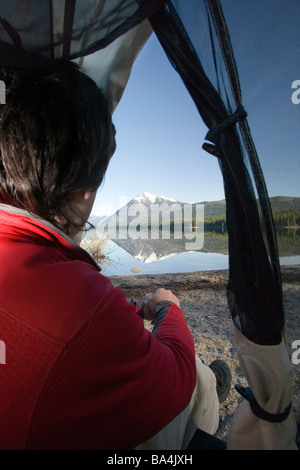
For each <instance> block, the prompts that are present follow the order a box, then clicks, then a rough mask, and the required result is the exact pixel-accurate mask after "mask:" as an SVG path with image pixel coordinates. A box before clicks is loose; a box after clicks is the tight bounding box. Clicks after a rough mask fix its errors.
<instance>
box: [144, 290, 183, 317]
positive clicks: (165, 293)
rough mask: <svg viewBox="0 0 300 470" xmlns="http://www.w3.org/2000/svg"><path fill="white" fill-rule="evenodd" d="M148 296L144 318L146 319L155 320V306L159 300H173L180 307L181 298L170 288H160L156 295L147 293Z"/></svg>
mask: <svg viewBox="0 0 300 470" xmlns="http://www.w3.org/2000/svg"><path fill="white" fill-rule="evenodd" d="M146 298H147V303H146V304H145V307H144V319H145V320H154V317H155V306H156V304H157V303H158V302H161V301H162V300H167V301H169V302H173V303H174V304H176V305H177V306H178V307H180V302H179V300H178V299H177V297H176V296H175V295H174V294H173V293H172V291H170V290H166V289H158V290H157V291H156V293H155V295H154V296H153V295H152V296H151V294H147V296H146Z"/></svg>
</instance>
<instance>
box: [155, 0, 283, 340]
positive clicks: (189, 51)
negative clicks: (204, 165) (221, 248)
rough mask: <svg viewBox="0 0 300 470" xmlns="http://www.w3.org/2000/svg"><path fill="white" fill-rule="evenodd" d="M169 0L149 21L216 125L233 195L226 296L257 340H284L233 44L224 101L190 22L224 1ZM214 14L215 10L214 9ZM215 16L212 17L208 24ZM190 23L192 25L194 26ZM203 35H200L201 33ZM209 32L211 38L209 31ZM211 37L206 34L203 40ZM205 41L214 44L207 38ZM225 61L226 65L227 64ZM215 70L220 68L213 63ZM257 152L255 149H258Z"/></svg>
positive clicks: (216, 143) (229, 197) (268, 221)
mask: <svg viewBox="0 0 300 470" xmlns="http://www.w3.org/2000/svg"><path fill="white" fill-rule="evenodd" d="M171 3H172V5H170V4H169V5H168V8H165V9H164V10H160V11H158V12H156V13H155V14H154V15H152V16H151V18H150V21H151V24H152V26H153V29H154V31H155V33H156V34H157V36H158V38H159V40H160V42H161V44H162V46H163V47H164V49H165V51H166V53H167V54H168V56H169V58H170V60H171V62H172V64H173V65H174V67H175V68H176V70H177V71H178V73H179V74H180V75H181V77H182V79H183V81H184V83H185V85H186V87H187V89H188V90H189V92H190V94H191V96H192V98H193V99H194V101H195V104H196V106H197V108H198V110H199V113H200V114H201V116H202V118H203V121H204V122H205V124H206V125H207V127H208V128H209V129H210V133H208V136H207V137H209V135H210V134H213V135H215V138H214V139H213V142H212V144H213V145H211V147H212V148H213V149H214V150H213V151H212V152H213V153H214V154H215V156H217V157H218V158H219V162H220V167H221V171H222V174H223V179H224V188H225V195H226V203H227V228H228V234H229V268H230V279H229V284H228V301H229V306H230V310H231V313H232V317H233V321H234V323H235V324H236V326H237V327H238V328H239V329H240V330H241V332H242V333H243V334H244V335H245V336H246V337H247V338H248V339H250V340H251V341H253V342H255V343H259V344H265V345H270V344H279V343H280V342H281V332H282V329H283V326H284V312H283V305H282V294H281V284H280V278H279V275H278V272H279V268H278V257H277V250H276V240H275V238H273V239H272V238H271V237H270V238H269V239H268V242H269V245H268V244H266V243H265V241H264V237H263V233H262V231H261V225H260V217H259V208H258V205H257V198H256V195H255V191H254V188H253V184H252V180H251V177H250V173H249V169H248V167H247V165H246V163H245V161H246V159H248V158H249V157H248V154H247V150H248V145H247V148H246V146H245V144H244V142H245V141H247V143H248V142H252V138H251V134H250V131H249V126H248V125H247V121H246V118H245V114H243V112H241V114H239V113H237V114H236V122H235V121H234V120H233V121H232V119H231V118H230V116H232V106H236V108H237V109H233V114H234V112H235V111H238V106H240V109H241V106H242V99H241V90H240V86H239V83H238V73H237V70H236V67H235V62H234V57H233V52H232V50H231V51H230V54H229V53H226V54H224V53H222V52H220V54H219V57H220V60H221V61H222V63H223V68H225V70H231V69H234V71H235V73H234V74H231V73H228V76H227V77H226V76H225V75H224V74H221V77H220V81H221V79H222V83H223V87H225V90H226V96H227V97H228V100H226V102H225V103H224V102H223V100H222V99H221V96H220V93H218V91H217V90H216V88H215V87H214V86H213V85H212V82H211V80H210V77H208V75H207V73H206V70H205V66H206V64H203V63H202V62H200V53H199V54H198V52H197V48H198V49H199V45H198V43H199V42H201V32H202V30H203V28H202V29H201V30H200V31H199V29H198V35H197V34H196V32H195V31H194V30H193V28H194V27H195V24H194V23H193V22H192V25H191V20H190V19H191V18H195V17H196V16H197V15H196V13H198V17H200V16H201V18H207V15H209V14H210V10H209V6H210V5H211V4H213V5H216V4H218V11H220V10H221V6H220V4H219V2H216V1H213V2H206V1H203V0H198V1H195V0H193V1H191V0H187V1H186V0H185V1H183V0H174V1H172V2H171ZM214 14H215V15H216V12H215V11H214ZM222 20H223V22H222V24H223V28H224V30H225V31H226V33H227V30H226V25H225V24H224V19H223V17H222ZM220 22H221V19H220ZM202 23H203V20H202ZM196 24H197V23H196ZM212 24H213V23H212V22H210V26H211V25H212ZM186 28H192V31H190V30H189V29H188V30H187V29H186ZM199 35H200V41H199V40H198V41H197V38H198V36H199ZM223 35H224V34H223ZM192 38H194V41H195V42H196V41H197V42H196V44H195V45H194V43H193V42H192ZM208 38H210V36H209V35H208ZM206 40H207V38H206V37H205V42H206ZM203 42H204V41H203ZM217 44H218V43H217V42H214V45H213V49H214V50H216V48H217ZM229 46H230V41H229V39H228V36H227V41H226V47H227V48H228V49H229ZM224 47H225V46H224ZM206 49H209V50H211V49H210V48H209V46H208V44H207V43H206ZM201 50H202V49H201ZM227 56H229V57H230V63H229V64H227ZM216 58H217V54H215V60H216ZM225 61H226V66H225V65H224V62H225ZM221 65H222V64H221ZM220 67H221V66H220ZM220 67H219V68H220ZM216 68H217V67H216ZM208 70H209V67H208ZM212 70H214V69H213V68H211V71H212ZM232 90H233V92H234V95H235V96H234V97H233V98H232V99H231V103H232V104H230V96H231V91H232ZM224 96H225V94H224ZM227 106H228V109H227ZM239 120H241V122H244V124H241V125H242V126H243V134H244V138H241V135H240V133H239V129H238V127H237V126H236V125H235V124H236V123H237V122H238V121H239ZM224 123H225V127H224ZM228 123H229V124H228ZM220 130H221V132H220ZM249 145H250V144H249ZM211 147H210V148H211ZM205 148H207V147H205ZM251 149H252V146H251ZM252 150H253V152H252V153H255V152H254V149H252ZM252 153H251V157H253V154H252ZM254 158H255V164H258V163H259V162H258V158H257V155H256V153H255V157H254ZM253 166H255V165H252V167H253ZM249 167H250V168H251V165H250V164H249ZM253 176H254V179H255V181H256V182H257V185H258V186H259V188H260V194H261V196H260V197H261V199H262V200H263V204H264V206H267V207H268V195H267V192H266V186H265V183H264V180H263V175H262V172H261V171H260V170H259V171H257V172H255V173H254V175H253ZM264 217H265V219H264V224H265V225H266V226H268V227H269V230H268V233H269V234H272V235H273V234H274V230H273V220H272V214H271V212H270V211H265V212H264ZM268 246H272V247H273V250H272V262H271V263H270V262H269V256H270V253H269V252H268ZM274 266H275V267H276V269H274Z"/></svg>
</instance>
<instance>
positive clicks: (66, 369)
mask: <svg viewBox="0 0 300 470" xmlns="http://www.w3.org/2000/svg"><path fill="white" fill-rule="evenodd" d="M195 382H196V368H195V351H194V344H193V340H192V337H191V334H190V332H189V329H188V327H187V325H186V322H185V320H184V316H183V314H182V312H181V310H180V309H179V308H178V307H177V306H176V305H174V304H169V306H168V307H167V308H165V309H164V311H163V312H162V310H160V311H159V312H158V314H157V320H156V324H155V334H153V333H151V332H149V331H148V330H146V329H145V328H144V323H143V320H142V319H141V318H140V317H139V316H138V315H136V307H135V306H134V305H131V304H130V303H128V302H127V300H126V298H125V296H124V294H123V292H122V291H120V290H118V289H115V288H112V289H111V292H110V294H109V295H108V296H107V297H106V300H105V301H103V302H102V304H101V305H99V307H98V308H97V311H96V312H95V313H94V315H93V316H92V317H90V319H89V320H88V321H87V322H86V324H85V325H84V326H83V327H82V328H81V329H80V331H79V332H78V333H77V334H76V336H75V337H74V338H73V339H72V340H71V341H70V342H69V344H68V346H67V347H66V348H65V349H64V351H63V353H62V354H61V356H60V357H59V359H58V360H57V362H56V364H55V367H54V368H53V370H52V374H51V375H50V377H49V379H48V381H47V383H46V384H45V387H44V390H43V392H42V395H41V396H40V399H39V403H38V404H37V407H36V412H35V415H34V419H33V422H32V426H31V435H30V437H29V441H28V448H45V449H48V448H50V449H131V448H133V447H135V446H136V445H138V444H140V443H141V442H144V441H145V440H147V439H149V438H150V437H152V436H153V435H155V434H156V433H157V432H158V431H159V430H161V429H162V428H163V427H164V426H166V425H167V424H168V423H169V422H170V421H171V420H172V419H174V418H175V416H177V415H178V414H179V413H180V412H181V411H183V410H184V409H185V408H186V406H187V405H188V403H189V401H190V399H191V395H192V392H193V390H194V387H195Z"/></svg>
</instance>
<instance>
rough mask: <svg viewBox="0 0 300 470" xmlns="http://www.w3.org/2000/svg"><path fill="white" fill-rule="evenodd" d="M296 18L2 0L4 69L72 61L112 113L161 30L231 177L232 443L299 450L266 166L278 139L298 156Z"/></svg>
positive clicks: (207, 1) (196, 7)
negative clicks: (235, 396) (235, 358)
mask: <svg viewBox="0 0 300 470" xmlns="http://www.w3.org/2000/svg"><path fill="white" fill-rule="evenodd" d="M299 19H300V3H299V0H285V1H283V0H263V1H261V0H242V1H239V2H237V1H234V0H26V1H25V0H11V1H10V2H7V1H6V0H0V64H1V67H39V66H42V65H43V64H48V63H52V62H55V61H61V60H75V61H76V62H79V63H80V64H84V66H85V68H86V69H87V70H88V71H89V73H90V74H91V76H92V77H93V78H94V79H95V80H96V82H97V83H98V84H99V86H101V87H102V88H103V90H104V91H105V94H106V96H107V98H108V100H109V101H110V103H111V107H112V109H113V110H114V109H115V108H116V106H117V105H118V102H119V101H120V99H121V97H122V93H123V91H124V88H125V87H126V83H127V81H128V79H129V77H130V71H131V68H132V66H133V64H134V61H135V59H136V57H137V55H138V53H139V52H140V50H141V49H142V47H143V45H144V44H145V43H146V41H147V39H148V38H149V37H150V35H151V34H152V33H153V31H154V34H156V36H157V37H158V39H159V41H160V43H161V46H162V47H163V49H164V51H165V53H166V54H167V56H168V58H169V60H170V61H171V63H172V65H173V67H174V69H175V70H176V71H177V73H178V74H179V75H180V77H181V79H182V80H183V82H184V84H185V86H186V88H187V90H188V92H189V93H190V95H191V97H192V98H193V100H194V103H195V105H196V107H197V109H198V111H199V114H200V116H201V118H202V120H203V121H204V123H205V124H206V126H207V128H208V133H207V136H206V139H205V140H206V142H204V143H203V148H204V149H205V150H206V151H207V152H209V154H211V155H212V158H217V159H218V162H219V165H220V171H221V172H222V175H223V180H224V189H225V196H226V206H227V226H228V233H229V268H230V269H229V273H230V274H229V282H228V288H227V293H228V303H229V307H230V311H231V314H232V319H233V325H234V330H235V341H236V347H237V352H238V355H239V360H240V364H241V367H242V369H243V371H244V374H245V376H246V378H247V380H248V383H249V388H247V389H243V390H240V392H241V394H242V395H243V396H244V398H245V401H244V402H243V404H242V405H241V406H240V408H239V409H238V410H237V412H236V415H235V417H234V419H233V422H232V425H231V430H230V435H229V439H228V442H227V448H228V449H296V443H295V439H296V423H295V419H294V416H293V412H292V410H291V381H292V367H291V361H290V358H289V353H288V348H287V344H286V338H285V318H284V309H283V302H282V286H281V273H280V266H279V258H278V249H277V242H276V232H275V228H274V221H273V216H272V211H271V207H270V202H269V196H268V190H267V184H266V181H265V177H264V174H263V166H265V169H266V171H268V168H269V167H270V165H274V164H275V163H274V161H273V160H272V154H273V152H274V146H275V145H280V146H281V149H282V152H283V153H282V155H281V158H282V160H284V161H286V162H288V161H289V162H290V163H291V164H293V159H294V158H296V155H297V150H296V149H297V143H298V144H300V141H299V133H298V132H297V131H296V129H297V125H296V123H297V124H299V107H297V104H298V102H299V101H300V99H299V98H300V93H299V92H298V87H299V85H300V83H298V82H299V80H297V79H300V77H299V75H298V76H297V72H298V69H297V64H298V63H299V51H300V38H299V33H298V23H299ZM282 87H285V89H286V92H285V93H282ZM283 95H284V96H283ZM276 96H278V97H280V98H278V100H276V99H275V98H276ZM285 100H286V101H285ZM279 101H280V106H279ZM276 106H277V107H276ZM276 116H277V119H275V117H276ZM297 120H298V121H297ZM276 126H277V128H276ZM250 127H251V130H250ZM252 129H254V130H255V134H256V137H257V139H254V138H253V136H252ZM276 129H277V130H276ZM275 135H276V139H277V142H276V143H274V138H275V137H274V136H275ZM254 141H255V142H254ZM256 143H258V144H259V148H257V147H256ZM298 148H299V147H298ZM266 149H267V150H268V151H267V152H266V151H265V150H266ZM260 153H261V154H262V155H265V154H267V155H268V158H266V159H265V161H263V159H260V158H259V156H258V154H260ZM276 161H277V160H276V159H275V162H276ZM278 171H279V170H278Z"/></svg>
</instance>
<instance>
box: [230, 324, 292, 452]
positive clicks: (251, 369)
mask: <svg viewBox="0 0 300 470" xmlns="http://www.w3.org/2000/svg"><path fill="white" fill-rule="evenodd" d="M234 337H235V344H236V348H237V354H238V357H239V362H240V364H241V367H242V369H243V371H244V373H245V376H246V379H247V381H248V383H249V385H250V387H251V390H252V392H253V393H254V395H255V398H256V400H257V402H258V404H259V405H260V406H261V407H262V408H263V409H264V410H265V411H267V412H268V413H270V414H275V415H278V414H279V413H282V412H283V411H284V410H285V409H287V408H288V407H289V405H290V402H291V385H292V380H293V374H292V366H291V361H290V358H289V356H288V354H287V350H286V346H285V343H284V340H282V342H281V344H280V345H275V346H260V345H257V344H254V343H252V342H251V341H249V340H248V339H247V338H245V337H244V336H243V335H242V334H241V333H240V331H239V330H238V329H237V328H236V327H234ZM288 409H289V408H288ZM296 432H297V429H296V423H295V418H294V415H293V413H292V411H290V412H289V414H288V417H287V418H286V419H284V421H283V422H281V423H271V422H268V421H264V420H262V419H260V418H258V417H257V416H255V415H254V414H253V412H252V411H251V408H250V405H249V402H248V401H247V400H245V401H243V402H242V404H241V405H240V406H239V408H238V409H237V411H236V412H235V414H234V417H233V421H232V423H231V426H230V431H229V436H228V441H227V449H228V450H240V449H243V450H263V449H268V450H297V446H296V440H295V435H296Z"/></svg>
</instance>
